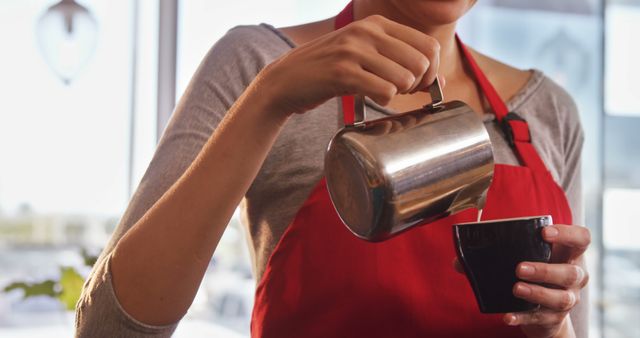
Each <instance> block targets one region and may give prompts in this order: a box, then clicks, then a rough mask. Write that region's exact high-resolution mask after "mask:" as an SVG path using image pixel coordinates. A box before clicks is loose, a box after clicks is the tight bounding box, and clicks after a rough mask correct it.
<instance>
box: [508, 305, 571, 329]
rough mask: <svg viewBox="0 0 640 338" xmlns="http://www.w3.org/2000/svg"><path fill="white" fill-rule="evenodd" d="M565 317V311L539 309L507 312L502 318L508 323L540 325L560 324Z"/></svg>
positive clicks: (513, 324) (514, 324)
mask: <svg viewBox="0 0 640 338" xmlns="http://www.w3.org/2000/svg"><path fill="white" fill-rule="evenodd" d="M566 317H567V314H566V313H565V312H556V311H551V310H547V309H539V310H533V311H527V312H517V313H507V314H505V315H504V317H503V320H504V322H505V323H507V324H508V325H512V326H516V325H538V326H542V327H552V326H560V325H561V324H562V322H563V321H564V320H565V318H566Z"/></svg>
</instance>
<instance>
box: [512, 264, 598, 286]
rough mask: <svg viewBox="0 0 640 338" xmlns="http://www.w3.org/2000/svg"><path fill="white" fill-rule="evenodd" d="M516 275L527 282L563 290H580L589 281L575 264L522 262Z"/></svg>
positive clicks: (585, 273)
mask: <svg viewBox="0 0 640 338" xmlns="http://www.w3.org/2000/svg"><path fill="white" fill-rule="evenodd" d="M516 275H517V276H518V278H520V279H523V280H526V281H529V282H534V283H544V284H548V285H553V286H557V287H560V288H563V289H571V288H577V289H581V288H583V287H584V286H585V285H586V284H587V282H588V280H589V276H588V274H587V272H586V271H585V270H584V269H583V268H582V267H580V266H578V265H575V264H547V263H536V262H523V263H520V264H519V265H518V267H517V269H516Z"/></svg>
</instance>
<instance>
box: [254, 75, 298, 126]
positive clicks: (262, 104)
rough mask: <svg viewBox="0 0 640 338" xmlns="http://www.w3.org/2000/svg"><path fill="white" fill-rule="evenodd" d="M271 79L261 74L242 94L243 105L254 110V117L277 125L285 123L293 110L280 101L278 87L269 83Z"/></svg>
mask: <svg viewBox="0 0 640 338" xmlns="http://www.w3.org/2000/svg"><path fill="white" fill-rule="evenodd" d="M268 81H269V80H267V79H264V78H262V77H261V76H260V75H258V77H256V79H255V80H254V81H253V82H252V83H251V85H249V87H248V88H247V91H246V92H245V93H244V94H243V95H242V96H243V98H242V102H243V105H245V106H247V107H250V109H251V110H253V111H254V117H255V118H258V119H259V120H261V121H262V122H266V123H269V124H276V125H280V126H282V125H284V123H285V122H286V121H287V120H288V119H289V117H290V116H291V115H293V112H288V111H287V110H286V109H283V108H282V107H281V105H280V104H279V103H278V99H277V96H276V94H277V89H276V88H274V86H271V85H268V84H267V83H268Z"/></svg>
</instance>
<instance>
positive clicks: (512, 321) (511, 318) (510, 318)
mask: <svg viewBox="0 0 640 338" xmlns="http://www.w3.org/2000/svg"><path fill="white" fill-rule="evenodd" d="M503 319H504V322H505V323H506V324H507V325H511V326H513V325H516V316H515V315H512V314H508V315H505V316H504V318H503Z"/></svg>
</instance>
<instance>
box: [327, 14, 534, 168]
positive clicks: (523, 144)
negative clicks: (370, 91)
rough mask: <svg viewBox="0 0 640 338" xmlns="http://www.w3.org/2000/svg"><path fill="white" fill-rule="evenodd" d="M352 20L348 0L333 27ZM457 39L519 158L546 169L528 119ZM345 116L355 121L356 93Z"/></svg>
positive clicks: (345, 102) (347, 100) (347, 121)
mask: <svg viewBox="0 0 640 338" xmlns="http://www.w3.org/2000/svg"><path fill="white" fill-rule="evenodd" d="M351 22H353V2H349V4H348V5H347V6H346V7H345V8H344V9H343V10H342V12H340V13H339V14H338V16H336V19H335V23H334V27H335V29H336V30H338V29H340V28H342V27H344V26H346V25H348V24H350V23H351ZM456 41H457V42H458V46H459V47H460V50H461V51H462V54H463V55H464V59H465V60H466V61H467V64H468V65H469V67H470V68H471V71H472V72H473V74H474V77H475V79H476V81H477V82H478V85H479V86H480V89H482V93H483V94H484V96H485V97H486V98H487V101H489V105H490V106H491V109H492V110H493V112H494V114H495V115H496V120H497V121H498V123H499V124H500V125H501V126H502V129H503V131H504V133H505V137H507V141H508V142H509V145H510V146H511V147H512V148H513V149H514V151H515V152H516V155H517V156H518V157H519V159H520V162H521V163H522V164H524V165H525V166H527V167H529V168H531V169H533V170H539V171H543V172H546V171H547V167H546V166H545V165H544V162H543V161H542V159H541V158H540V156H539V155H538V152H537V151H536V150H535V148H534V147H533V144H531V134H530V133H529V125H528V124H527V122H526V121H525V120H524V119H522V118H520V117H519V116H518V115H517V114H515V113H512V112H509V109H507V105H506V104H505V103H504V101H502V98H500V95H498V92H497V91H496V90H495V88H494V87H493V85H492V84H491V82H490V81H489V79H488V78H487V77H486V76H485V75H484V73H483V72H482V69H480V67H479V66H478V64H477V63H476V61H475V59H474V58H473V56H472V55H471V52H470V51H469V49H468V48H467V47H466V46H465V44H464V43H462V41H461V40H460V37H458V35H457V34H456ZM342 116H343V120H344V124H345V125H349V124H353V121H354V119H355V108H354V98H353V96H343V97H342Z"/></svg>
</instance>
